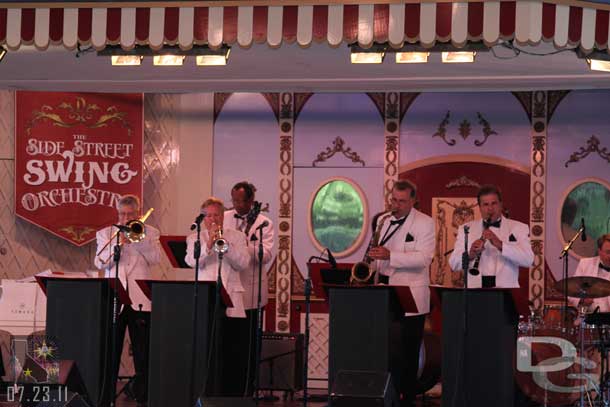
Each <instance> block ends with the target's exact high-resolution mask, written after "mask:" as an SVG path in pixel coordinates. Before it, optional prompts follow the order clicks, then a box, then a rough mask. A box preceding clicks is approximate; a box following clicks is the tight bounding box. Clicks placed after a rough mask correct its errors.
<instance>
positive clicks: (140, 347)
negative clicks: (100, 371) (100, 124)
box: [94, 195, 161, 403]
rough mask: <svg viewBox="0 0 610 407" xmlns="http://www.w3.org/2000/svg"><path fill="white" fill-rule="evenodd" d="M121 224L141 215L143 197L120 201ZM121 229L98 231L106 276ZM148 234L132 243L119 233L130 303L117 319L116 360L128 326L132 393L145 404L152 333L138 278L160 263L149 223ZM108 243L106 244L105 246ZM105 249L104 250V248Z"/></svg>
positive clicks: (123, 279)
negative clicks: (117, 235)
mask: <svg viewBox="0 0 610 407" xmlns="http://www.w3.org/2000/svg"><path fill="white" fill-rule="evenodd" d="M117 211H118V224H119V225H125V224H127V222H129V221H131V220H135V219H138V218H139V217H140V215H141V206H140V199H139V198H138V197H137V196H134V195H125V196H123V197H122V198H121V199H120V200H119V202H118V207H117ZM117 231H118V229H117V228H116V227H114V226H108V227H106V228H104V229H102V230H100V231H98V232H97V234H96V238H97V249H96V253H99V254H97V255H96V256H95V259H94V262H95V266H96V267H97V268H98V269H100V270H103V271H104V272H105V275H106V277H114V276H115V272H116V271H115V262H114V259H113V253H114V246H115V245H116V239H113V238H112V237H113V235H114V234H115V232H117ZM145 232H146V236H145V237H144V239H143V240H142V241H140V242H133V243H132V242H130V241H129V239H127V238H126V237H125V235H124V234H123V233H121V234H120V235H119V238H120V242H121V257H120V259H119V279H120V280H121V284H122V285H123V287H124V288H125V289H126V290H127V293H128V295H129V299H130V300H131V305H127V306H123V307H122V309H121V312H120V314H119V318H118V320H117V348H116V349H115V355H117V361H118V360H120V355H121V352H122V349H123V340H124V337H125V329H126V328H129V337H130V339H131V347H132V350H133V362H134V367H135V371H136V376H135V380H134V385H133V393H134V396H135V398H136V401H137V402H138V403H146V400H147V394H148V341H149V333H150V308H151V304H150V300H149V299H148V298H147V297H146V296H145V295H144V293H143V292H142V290H141V289H140V286H138V284H137V283H136V280H140V279H147V278H150V277H151V268H152V267H153V266H155V265H157V264H159V261H160V257H161V245H160V244H159V231H158V230H157V229H155V228H154V227H152V226H150V225H146V227H145ZM104 246H105V247H104ZM102 248H103V250H102ZM119 365H120V363H116V365H115V369H114V380H115V383H113V385H116V378H117V374H118V371H119Z"/></svg>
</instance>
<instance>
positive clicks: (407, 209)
mask: <svg viewBox="0 0 610 407" xmlns="http://www.w3.org/2000/svg"><path fill="white" fill-rule="evenodd" d="M415 197H416V191H415V186H414V185H413V184H411V183H410V182H409V181H406V180H400V181H397V182H396V183H395V184H394V188H393V189H392V198H391V217H384V218H383V224H382V225H380V226H378V227H381V234H380V240H379V242H378V243H379V245H378V246H377V247H373V248H371V249H370V250H369V256H370V257H371V258H373V259H375V260H377V270H378V273H379V274H380V276H379V278H380V281H381V282H383V280H387V281H388V282H389V284H390V285H403V286H409V287H410V288H411V293H412V294H413V298H414V299H415V304H416V305H417V312H412V313H407V314H405V317H404V318H403V319H402V320H401V323H400V331H401V332H400V334H401V338H402V343H403V353H402V354H400V355H396V357H399V358H400V361H401V365H402V366H403V368H402V371H401V372H400V373H401V374H400V377H399V378H398V389H399V391H400V392H401V393H402V396H403V398H402V400H401V404H400V406H401V407H407V406H409V407H410V406H413V405H414V402H415V396H416V386H415V385H416V381H417V369H418V366H419V365H418V362H419V348H420V345H421V341H422V336H423V331H424V322H425V317H426V314H427V313H428V312H430V288H429V285H430V272H429V267H430V263H431V262H432V258H433V256H434V244H435V232H434V221H433V220H432V218H431V217H430V216H428V215H425V214H423V213H422V212H419V211H418V210H417V209H415V208H413V205H414V204H415V202H416V198H415ZM380 221H381V220H380ZM384 277H385V278H384Z"/></svg>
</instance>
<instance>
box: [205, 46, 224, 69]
mask: <svg viewBox="0 0 610 407" xmlns="http://www.w3.org/2000/svg"><path fill="white" fill-rule="evenodd" d="M230 53H231V48H229V47H223V48H220V49H217V50H213V49H208V50H207V53H206V54H202V55H197V65H199V66H222V65H226V64H227V61H228V60H229V54H230Z"/></svg>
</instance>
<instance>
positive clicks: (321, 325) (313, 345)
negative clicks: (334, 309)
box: [301, 313, 328, 389]
mask: <svg viewBox="0 0 610 407" xmlns="http://www.w3.org/2000/svg"><path fill="white" fill-rule="evenodd" d="M301 332H305V314H304V313H301ZM308 359H309V361H308V363H309V364H308V365H307V378H308V382H309V383H308V384H309V387H310V388H319V389H320V388H321V389H325V388H327V387H328V314H314V313H311V314H309V358H308Z"/></svg>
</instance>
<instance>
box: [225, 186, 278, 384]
mask: <svg viewBox="0 0 610 407" xmlns="http://www.w3.org/2000/svg"><path fill="white" fill-rule="evenodd" d="M255 192H256V187H255V186H254V185H252V184H251V183H249V182H247V181H242V182H238V183H237V184H235V185H234V186H233V188H232V189H231V202H232V203H233V209H231V210H229V211H226V212H225V214H224V226H225V227H226V228H231V229H236V230H238V231H240V232H241V233H243V234H244V236H245V237H246V242H247V245H248V257H249V263H248V267H246V268H244V269H241V270H239V273H240V279H241V282H242V285H243V287H244V293H243V298H244V308H245V310H246V319H235V320H232V321H229V323H228V324H227V329H228V330H230V333H231V334H232V335H235V336H236V337H239V338H241V341H242V342H243V345H242V346H239V347H238V350H241V351H244V354H239V353H238V351H237V350H236V352H233V354H232V356H233V362H232V365H233V366H235V372H236V374H235V375H234V377H233V380H231V383H232V386H233V388H232V389H231V391H230V394H231V395H233V396H242V395H244V396H250V395H252V393H253V388H254V372H255V367H254V364H255V351H256V348H255V345H256V340H255V338H256V323H257V305H258V290H259V278H258V274H259V269H258V268H259V267H258V266H259V262H258V253H259V242H260V230H259V229H262V236H263V239H262V243H263V261H262V270H261V271H262V273H261V277H262V278H261V280H260V291H261V307H262V308H264V307H265V305H266V304H267V301H268V297H269V282H268V279H267V268H268V267H269V263H271V260H272V259H273V253H272V250H273V236H274V232H273V222H272V221H271V219H269V218H268V217H267V216H265V215H263V214H262V213H260V211H259V210H258V209H260V207H259V206H255V205H254V197H255V196H254V195H255ZM259 205H260V204H259ZM265 223H266V224H267V226H264V224H265Z"/></svg>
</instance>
